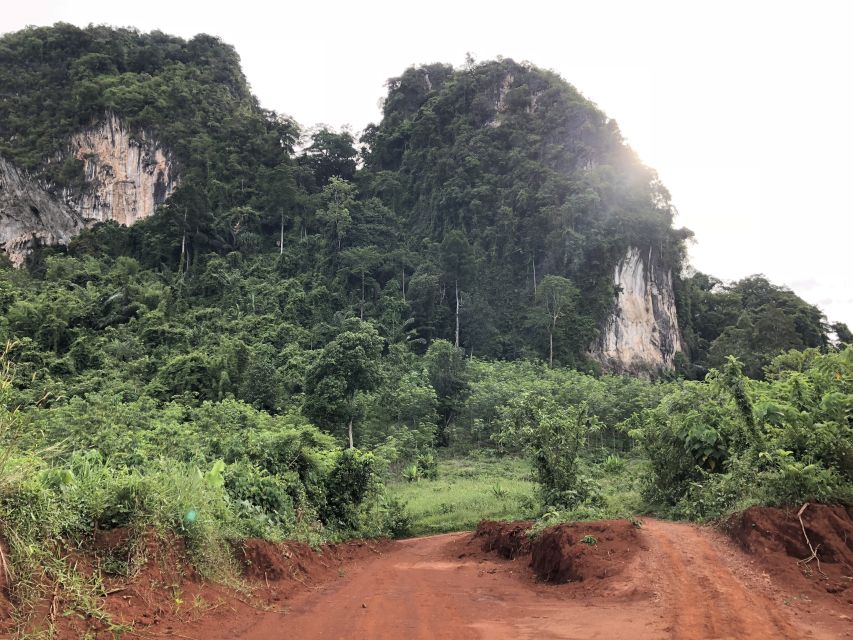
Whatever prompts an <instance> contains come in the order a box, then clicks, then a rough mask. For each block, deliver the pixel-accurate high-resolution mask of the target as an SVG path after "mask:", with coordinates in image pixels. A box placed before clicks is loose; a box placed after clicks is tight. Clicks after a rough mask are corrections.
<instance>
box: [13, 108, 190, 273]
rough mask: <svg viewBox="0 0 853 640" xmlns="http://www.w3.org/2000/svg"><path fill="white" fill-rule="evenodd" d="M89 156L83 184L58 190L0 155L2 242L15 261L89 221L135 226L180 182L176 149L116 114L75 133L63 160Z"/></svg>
mask: <svg viewBox="0 0 853 640" xmlns="http://www.w3.org/2000/svg"><path fill="white" fill-rule="evenodd" d="M67 157H74V158H77V159H79V160H80V161H82V163H83V172H84V178H85V180H84V183H83V187H82V189H79V190H73V191H68V190H66V191H63V192H61V193H58V192H57V190H56V189H55V188H53V187H52V186H51V185H48V184H45V183H43V182H42V181H41V180H39V179H38V178H37V177H36V176H33V175H30V174H28V173H26V172H25V171H22V170H20V169H19V168H17V167H15V166H14V165H13V164H12V163H10V162H8V161H6V160H4V159H3V158H0V246H2V248H3V251H5V252H6V254H7V255H8V256H9V258H10V260H11V261H12V262H13V263H14V264H15V265H20V264H21V263H23V261H24V259H25V258H26V256H27V255H28V254H29V253H30V251H32V250H33V248H35V247H36V246H39V245H56V244H59V245H65V244H68V242H69V241H70V240H71V239H72V238H73V237H74V236H76V235H77V234H79V233H80V232H81V231H83V229H85V228H86V227H87V226H91V225H92V224H95V223H97V222H106V221H108V220H115V221H116V222H118V223H119V224H125V225H131V224H133V223H135V222H137V221H138V220H141V219H143V218H147V217H148V216H150V215H151V214H153V213H154V209H155V208H156V207H157V205H159V204H162V203H163V202H164V201H165V200H166V198H168V197H169V196H170V195H171V194H172V192H173V191H174V190H175V187H177V184H178V180H177V175H176V173H175V169H174V162H173V159H172V157H171V154H170V153H169V152H168V151H167V150H165V149H164V148H162V147H161V146H160V145H158V144H157V142H156V141H155V140H154V139H153V138H152V137H151V136H150V135H148V134H146V133H145V132H132V131H131V130H130V129H129V128H128V127H127V126H126V125H125V124H124V123H123V122H122V121H121V120H119V119H118V118H116V117H115V116H108V117H107V118H106V119H105V120H104V121H103V122H101V123H99V124H97V125H95V126H93V127H91V128H89V129H87V130H85V131H82V132H80V133H78V134H76V135H74V136H73V137H72V138H71V140H70V141H69V144H68V148H67V149H66V151H65V152H64V153H62V154H60V155H59V156H58V158H57V160H58V161H63V160H65V159H66V158H67Z"/></svg>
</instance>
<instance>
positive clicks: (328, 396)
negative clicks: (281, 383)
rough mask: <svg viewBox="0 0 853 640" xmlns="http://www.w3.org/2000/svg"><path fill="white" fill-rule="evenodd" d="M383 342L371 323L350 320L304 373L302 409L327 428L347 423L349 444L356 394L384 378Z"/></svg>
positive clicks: (352, 444)
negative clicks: (381, 360)
mask: <svg viewBox="0 0 853 640" xmlns="http://www.w3.org/2000/svg"><path fill="white" fill-rule="evenodd" d="M383 343H384V342H383V340H382V338H381V337H379V334H378V333H377V332H376V329H375V328H374V326H373V325H372V324H370V323H367V322H363V321H361V320H359V319H355V318H353V319H350V320H347V322H346V323H345V325H344V330H343V331H342V332H341V333H339V334H338V335H337V336H336V337H335V339H334V340H332V341H331V342H330V343H329V344H327V345H326V346H325V347H323V348H322V349H321V350H320V353H319V354H318V356H317V359H316V360H315V361H314V363H313V364H312V365H311V366H310V367H309V368H308V371H307V373H306V375H305V391H306V397H305V403H304V405H303V412H304V413H305V415H306V416H308V418H309V419H311V420H312V421H314V422H316V423H317V424H318V425H319V426H321V427H324V428H325V429H328V430H334V428H335V427H336V426H338V425H340V424H346V425H347V437H348V440H349V446H350V448H352V447H354V446H355V439H354V436H353V422H354V421H355V417H356V413H357V407H356V396H357V394H359V393H360V392H366V391H372V390H373V389H375V388H376V387H377V386H378V385H379V383H380V382H381V379H382V377H381V371H380V366H379V365H380V356H381V353H382V347H383Z"/></svg>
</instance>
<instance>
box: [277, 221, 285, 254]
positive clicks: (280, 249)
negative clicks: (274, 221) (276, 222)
mask: <svg viewBox="0 0 853 640" xmlns="http://www.w3.org/2000/svg"><path fill="white" fill-rule="evenodd" d="M278 244H279V247H278V254H279V255H281V254H283V253H284V211H282V212H281V235H280V236H279V241H278Z"/></svg>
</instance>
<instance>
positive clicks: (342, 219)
mask: <svg viewBox="0 0 853 640" xmlns="http://www.w3.org/2000/svg"><path fill="white" fill-rule="evenodd" d="M355 192H356V189H355V185H353V184H351V183H349V182H347V181H346V180H341V179H340V178H331V179H330V180H329V183H328V184H327V185H326V186H325V187H323V192H322V193H321V194H320V201H321V203H322V208H320V209H317V219H318V220H320V222H322V223H324V224H325V227H326V234H327V237H328V238H329V242H330V244H331V245H333V246H334V248H335V251H340V250H341V243H342V242H343V239H344V236H345V235H346V233H347V230H348V229H349V228H350V225H351V224H352V217H351V216H350V209H351V208H352V206H353V205H354V204H355Z"/></svg>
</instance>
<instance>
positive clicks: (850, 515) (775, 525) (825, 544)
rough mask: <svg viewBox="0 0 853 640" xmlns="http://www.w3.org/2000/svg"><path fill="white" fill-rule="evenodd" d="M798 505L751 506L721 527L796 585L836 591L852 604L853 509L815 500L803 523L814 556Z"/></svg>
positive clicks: (769, 568)
mask: <svg viewBox="0 0 853 640" xmlns="http://www.w3.org/2000/svg"><path fill="white" fill-rule="evenodd" d="M798 511H799V509H794V508H790V509H778V508H773V507H750V508H749V509H747V510H746V511H742V512H741V513H737V514H735V515H733V516H731V517H730V518H728V519H727V520H726V521H724V522H723V523H722V525H721V526H722V529H723V530H724V531H725V532H726V533H727V534H728V535H729V537H731V538H732V539H733V540H734V541H735V542H736V543H737V544H738V545H739V546H740V547H741V548H742V549H743V550H744V551H746V552H747V553H748V554H750V555H752V556H755V558H756V560H758V561H759V562H760V563H761V564H762V565H763V566H764V568H765V569H766V570H767V572H768V573H770V574H771V575H774V576H778V577H780V578H783V579H785V580H787V581H792V582H793V583H796V584H805V583H808V584H810V585H811V586H812V587H814V588H816V589H818V590H822V591H826V592H828V593H831V594H837V595H839V596H842V597H843V598H845V599H846V600H848V601H849V602H850V603H851V604H853V588H851V586H853V580H851V576H853V507H844V506H840V505H834V506H833V505H824V504H810V505H809V506H808V507H807V508H806V509H805V511H803V514H802V518H803V525H804V526H805V530H806V533H807V534H808V538H809V541H810V542H811V544H812V546H813V547H814V549H815V551H816V552H817V557H818V559H819V560H820V570H818V566H817V562H815V561H814V560H812V561H811V562H808V563H806V562H803V561H804V560H805V559H807V558H809V557H810V556H811V550H810V549H809V547H808V544H807V543H806V538H805V536H804V535H803V529H802V527H801V526H800V521H799V519H798V518H797V512H798Z"/></svg>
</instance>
